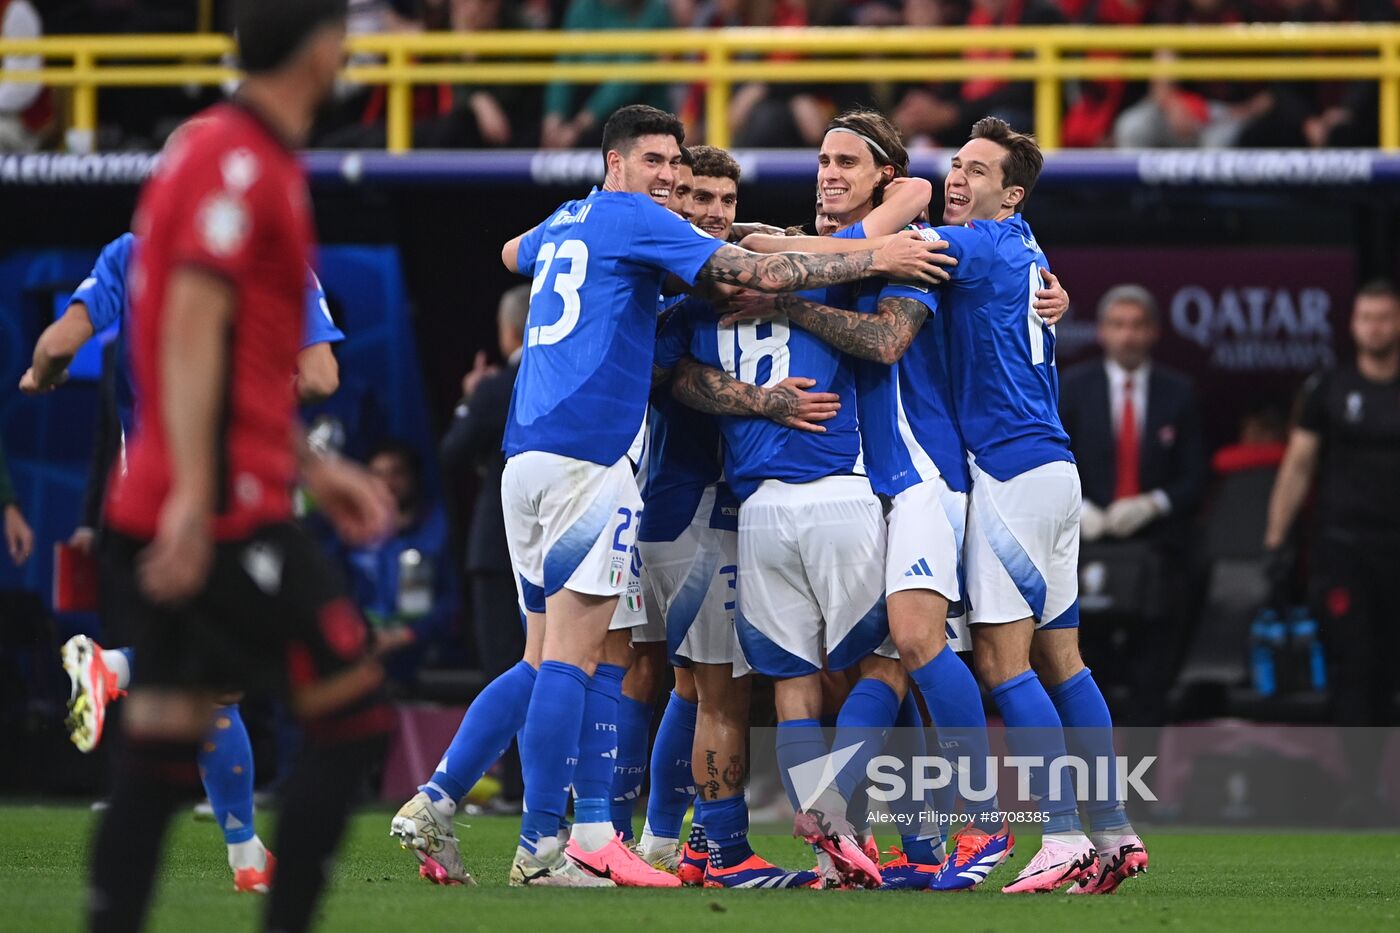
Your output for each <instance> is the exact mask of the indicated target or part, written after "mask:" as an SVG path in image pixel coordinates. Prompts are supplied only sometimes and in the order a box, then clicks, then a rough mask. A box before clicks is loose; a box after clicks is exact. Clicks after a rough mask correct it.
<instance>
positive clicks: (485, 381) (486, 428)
mask: <svg viewBox="0 0 1400 933" xmlns="http://www.w3.org/2000/svg"><path fill="white" fill-rule="evenodd" d="M529 311H530V286H529V285H528V284H525V285H517V286H515V287H514V288H512V289H510V290H509V291H507V292H506V293H505V294H504V295H502V296H501V301H500V306H499V308H498V310H497V312H496V329H497V339H498V341H499V346H500V351H501V358H502V359H504V360H505V365H504V366H489V365H487V362H486V353H485V351H482V352H480V353H478V354H477V355H476V360H475V363H474V365H473V366H472V369H471V371H470V372H468V373H467V374H466V375H465V376H463V377H462V401H461V402H460V403H459V404H458V405H457V410H456V412H455V413H454V414H453V418H452V425H451V427H449V428H448V430H447V434H446V436H445V437H444V438H443V440H442V448H441V456H442V466H443V472H444V474H445V475H447V476H454V475H460V474H461V473H463V472H465V471H467V470H474V471H475V472H476V474H477V477H478V480H479V482H478V486H477V494H476V501H475V503H474V505H473V506H472V514H471V520H470V522H469V524H468V527H467V535H466V569H467V575H468V578H469V579H470V581H471V599H472V622H473V625H474V627H475V628H474V631H475V634H476V644H477V650H478V651H479V653H480V655H481V667H482V670H483V671H484V672H485V674H486V676H487V677H488V678H495V677H496V676H497V675H499V674H501V673H503V672H504V671H505V670H506V669H507V668H509V667H510V666H511V665H512V664H514V663H515V662H516V661H519V660H520V656H521V653H522V652H523V651H524V648H525V634H524V630H523V628H522V627H521V625H520V624H519V622H520V610H519V607H518V606H517V604H516V593H515V575H514V573H513V571H512V570H511V563H510V552H509V551H508V550H507V548H506V530H505V517H504V515H503V513H502V511H501V471H502V470H504V469H505V457H504V455H503V454H502V453H501V439H502V438H503V437H504V435H505V427H506V419H507V417H508V416H509V414H510V396H511V390H512V389H513V388H514V386H515V373H516V371H517V370H518V369H519V367H520V352H521V347H522V346H523V344H524V339H525V319H526V316H527V315H528V314H529Z"/></svg>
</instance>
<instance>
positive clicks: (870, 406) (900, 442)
mask: <svg viewBox="0 0 1400 933" xmlns="http://www.w3.org/2000/svg"><path fill="white" fill-rule="evenodd" d="M836 235H837V236H853V237H858V238H863V237H864V236H865V230H864V226H863V225H862V224H855V225H854V226H851V227H848V228H847V229H845V230H842V231H841V232H840V233H838V234H836ZM885 298H910V299H913V300H914V301H917V302H919V303H920V304H922V305H924V306H925V307H926V308H928V311H929V317H928V320H926V321H925V322H924V326H923V327H921V328H919V332H918V333H917V334H915V335H914V340H913V342H911V343H910V344H909V349H907V350H906V351H905V352H904V356H903V357H902V358H901V359H900V361H899V362H898V363H896V364H895V365H893V366H887V365H885V364H883V363H877V362H874V361H872V360H856V361H855V367H856V394H857V398H858V400H859V411H860V434H861V440H862V442H863V443H864V445H865V468H866V470H867V471H868V472H869V473H870V485H871V487H872V488H873V489H874V490H875V491H876V492H878V493H880V494H882V495H886V496H896V495H899V493H901V492H903V491H904V490H906V489H908V488H909V487H910V486H915V485H917V484H919V483H921V482H923V481H924V480H929V479H934V478H935V477H938V476H942V477H943V479H944V481H945V482H947V484H948V486H949V488H950V489H952V490H954V491H955V492H966V491H967V490H969V489H970V488H972V486H971V480H970V477H969V476H968V470H967V453H966V451H965V450H964V449H963V442H962V435H961V434H959V432H958V426H957V421H956V419H955V418H954V417H953V405H952V398H953V395H952V393H953V386H952V379H951V376H950V374H949V372H948V338H947V335H946V333H945V332H944V330H943V324H942V322H941V321H939V320H938V315H937V312H938V296H937V295H936V294H933V293H931V292H930V291H929V290H928V289H926V288H923V287H921V286H918V285H907V284H904V283H900V282H890V281H888V280H886V279H866V280H865V281H863V282H861V283H859V285H858V286H857V288H856V294H855V301H854V305H853V307H852V310H855V311H859V312H861V313H864V314H874V313H875V312H876V311H877V310H878V308H879V304H880V301H881V300H882V299H885Z"/></svg>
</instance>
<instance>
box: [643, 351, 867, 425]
mask: <svg viewBox="0 0 1400 933" xmlns="http://www.w3.org/2000/svg"><path fill="white" fill-rule="evenodd" d="M673 373H674V378H673V379H672V382H671V394H672V395H673V396H674V397H675V398H676V400H677V401H679V402H681V403H682V404H685V405H689V406H690V407H691V408H694V409H696V410H697V411H703V412H708V413H709V414H712V415H738V416H741V417H758V418H767V419H769V420H770V421H776V422H777V423H778V424H781V425H786V426H787V427H790V428H795V429H796V430H799V431H812V432H815V433H821V432H823V431H825V430H826V428H824V427H822V426H821V425H820V424H819V423H818V422H821V421H829V420H830V419H832V418H835V417H836V413H837V412H838V411H840V409H841V397H840V396H839V395H837V394H835V393H834V392H807V391H805V390H806V389H809V388H811V387H812V386H814V385H816V380H813V379H807V378H804V377H802V376H789V377H788V378H787V379H784V380H783V381H782V382H780V383H778V384H777V385H775V386H772V387H770V388H765V387H763V386H756V385H750V384H749V383H747V382H740V381H739V380H738V379H735V378H734V377H733V376H731V375H729V374H728V373H726V372H723V371H722V370H718V369H715V368H714V367H713V366H706V365H704V364H703V363H699V362H696V361H695V360H694V359H692V358H691V357H682V358H681V360H680V362H678V363H677V364H676V368H675V370H673Z"/></svg>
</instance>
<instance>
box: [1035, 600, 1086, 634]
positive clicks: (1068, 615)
mask: <svg viewBox="0 0 1400 933" xmlns="http://www.w3.org/2000/svg"><path fill="white" fill-rule="evenodd" d="M1041 628H1079V600H1077V599H1076V600H1075V601H1074V602H1072V603H1070V604H1069V608H1068V609H1066V610H1065V611H1064V612H1062V613H1060V614H1059V615H1057V616H1055V618H1053V619H1051V620H1050V621H1049V622H1046V623H1045V624H1044V625H1042V626H1041Z"/></svg>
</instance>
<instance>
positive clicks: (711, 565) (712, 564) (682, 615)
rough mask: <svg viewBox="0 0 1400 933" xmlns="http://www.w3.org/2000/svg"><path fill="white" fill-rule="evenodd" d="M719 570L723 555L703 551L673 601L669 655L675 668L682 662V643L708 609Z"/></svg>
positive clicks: (668, 631) (668, 613) (668, 622)
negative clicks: (709, 596)
mask: <svg viewBox="0 0 1400 933" xmlns="http://www.w3.org/2000/svg"><path fill="white" fill-rule="evenodd" d="M718 569H719V553H718V552H717V551H712V550H710V549H707V548H702V549H701V550H700V553H698V554H697V555H696V556H695V560H694V561H692V562H691V564H690V571H689V573H687V574H686V578H685V582H684V583H682V584H681V588H680V591H679V592H677V593H676V597H675V599H673V600H672V601H671V608H670V609H668V610H667V611H666V653H667V654H668V655H669V656H670V658H671V661H672V663H673V664H674V663H675V662H676V661H677V660H681V659H680V658H678V656H677V654H676V652H677V651H679V650H680V647H681V642H683V641H685V636H686V634H687V633H689V632H690V627H691V626H692V625H694V624H695V620H696V619H697V618H699V616H700V609H701V607H703V606H704V605H705V596H706V594H708V593H709V592H710V584H711V583H713V582H714V579H715V571H716V570H718ZM687 663H688V662H687Z"/></svg>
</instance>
